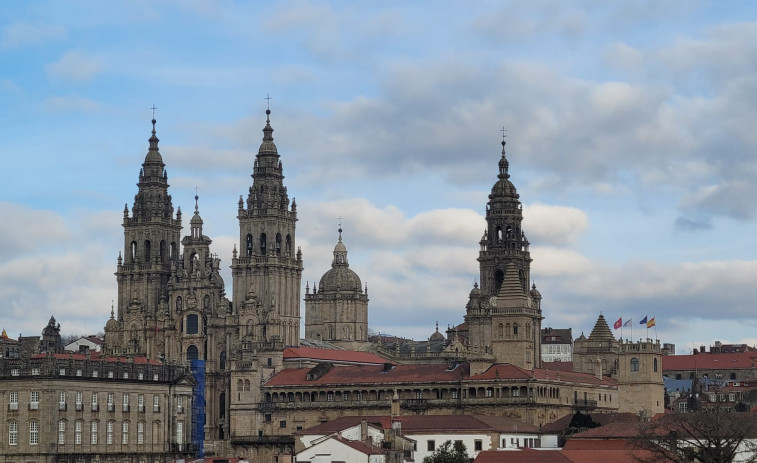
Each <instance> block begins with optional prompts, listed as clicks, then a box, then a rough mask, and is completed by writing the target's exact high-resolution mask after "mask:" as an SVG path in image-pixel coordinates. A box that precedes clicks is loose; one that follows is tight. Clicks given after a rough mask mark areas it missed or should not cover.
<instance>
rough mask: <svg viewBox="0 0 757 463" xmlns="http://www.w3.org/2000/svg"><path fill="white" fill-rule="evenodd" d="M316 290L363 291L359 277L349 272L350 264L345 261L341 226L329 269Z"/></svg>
mask: <svg viewBox="0 0 757 463" xmlns="http://www.w3.org/2000/svg"><path fill="white" fill-rule="evenodd" d="M318 288H319V291H337V290H341V291H356V292H362V291H363V290H362V284H361V282H360V277H359V276H357V273H355V272H353V271H352V270H350V264H349V262H348V261H347V246H345V245H344V243H342V228H341V226H340V227H339V241H338V242H337V243H336V246H334V260H333V261H332V262H331V269H330V270H329V271H327V272H326V273H324V274H323V276H322V277H321V281H320V283H319V284H318Z"/></svg>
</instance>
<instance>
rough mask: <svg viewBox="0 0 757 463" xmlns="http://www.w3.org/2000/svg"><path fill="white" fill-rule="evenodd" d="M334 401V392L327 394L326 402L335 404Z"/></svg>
mask: <svg viewBox="0 0 757 463" xmlns="http://www.w3.org/2000/svg"><path fill="white" fill-rule="evenodd" d="M333 401H334V393H333V392H327V393H326V402H333Z"/></svg>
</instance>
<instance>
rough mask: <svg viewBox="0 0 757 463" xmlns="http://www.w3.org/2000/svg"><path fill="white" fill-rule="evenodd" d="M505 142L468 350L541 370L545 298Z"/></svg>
mask: <svg viewBox="0 0 757 463" xmlns="http://www.w3.org/2000/svg"><path fill="white" fill-rule="evenodd" d="M508 169H509V162H508V161H507V157H506V156H505V141H504V138H503V140H502V157H501V159H500V160H499V174H498V175H497V182H496V183H495V184H494V186H493V187H492V191H491V194H490V195H489V201H488V202H487V204H486V230H485V231H484V235H483V237H482V238H481V241H480V242H479V244H480V251H479V256H478V262H479V269H480V279H481V287H480V288H478V287H477V285H476V286H475V287H474V289H473V290H472V291H471V294H470V298H469V301H468V305H467V307H466V316H465V320H466V322H467V323H468V330H469V336H470V346H471V348H472V349H473V350H474V351H477V352H479V353H485V354H491V355H493V357H494V359H495V361H496V362H499V363H505V362H506V363H511V364H513V365H517V366H519V367H522V368H526V369H532V368H538V367H540V366H541V355H540V352H541V336H540V333H541V320H542V318H543V317H542V315H541V295H540V294H539V292H538V291H537V290H536V287H535V286H534V287H532V288H531V289H530V290H529V286H528V283H529V281H530V277H531V260H532V259H531V255H530V253H529V244H530V243H529V242H528V239H527V238H526V235H525V233H524V232H523V230H522V228H521V223H522V221H523V205H522V204H521V202H520V196H519V195H518V193H517V191H516V189H515V186H514V185H513V183H512V182H511V181H510V174H509V172H508Z"/></svg>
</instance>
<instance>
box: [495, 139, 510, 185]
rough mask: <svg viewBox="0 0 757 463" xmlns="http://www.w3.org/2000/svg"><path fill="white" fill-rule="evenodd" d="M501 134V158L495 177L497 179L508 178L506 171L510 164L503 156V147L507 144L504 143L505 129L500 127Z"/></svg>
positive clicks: (508, 174)
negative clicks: (497, 173)
mask: <svg viewBox="0 0 757 463" xmlns="http://www.w3.org/2000/svg"><path fill="white" fill-rule="evenodd" d="M500 131H501V132H502V158H501V159H500V160H499V175H497V177H498V178H500V179H503V178H510V173H509V172H508V169H509V168H510V163H509V162H507V157H506V156H505V145H506V144H507V143H506V142H505V136H506V135H505V132H506V131H507V129H505V128H504V127H502V129H501V130H500Z"/></svg>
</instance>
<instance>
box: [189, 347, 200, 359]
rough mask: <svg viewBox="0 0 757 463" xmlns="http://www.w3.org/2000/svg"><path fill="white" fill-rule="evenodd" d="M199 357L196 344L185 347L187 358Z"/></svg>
mask: <svg viewBox="0 0 757 463" xmlns="http://www.w3.org/2000/svg"><path fill="white" fill-rule="evenodd" d="M198 358H199V353H198V351H197V346H195V345H194V344H193V345H191V346H189V347H187V360H190V361H191V360H197V359H198Z"/></svg>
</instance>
